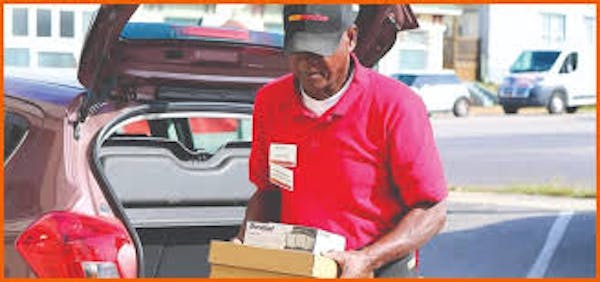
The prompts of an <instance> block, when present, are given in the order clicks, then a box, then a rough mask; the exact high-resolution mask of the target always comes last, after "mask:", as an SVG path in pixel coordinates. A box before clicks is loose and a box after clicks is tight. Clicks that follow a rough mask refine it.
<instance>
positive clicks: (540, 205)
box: [448, 191, 596, 211]
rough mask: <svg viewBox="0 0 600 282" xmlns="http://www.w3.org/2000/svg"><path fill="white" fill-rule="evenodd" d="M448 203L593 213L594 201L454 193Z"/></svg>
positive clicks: (518, 195) (450, 194)
mask: <svg viewBox="0 0 600 282" xmlns="http://www.w3.org/2000/svg"><path fill="white" fill-rule="evenodd" d="M448 201H449V202H457V203H473V204H484V205H496V206H512V207H514V206H518V207H526V208H536V209H547V210H556V211H595V210H596V199H575V198H567V197H550V196H534V195H520V194H499V193H482V192H456V191H451V192H449V195H448Z"/></svg>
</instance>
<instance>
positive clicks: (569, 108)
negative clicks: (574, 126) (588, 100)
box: [567, 107, 579, 114]
mask: <svg viewBox="0 0 600 282" xmlns="http://www.w3.org/2000/svg"><path fill="white" fill-rule="evenodd" d="M578 108H579V107H567V114H574V113H575V112H577V109H578Z"/></svg>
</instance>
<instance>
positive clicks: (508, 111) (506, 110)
mask: <svg viewBox="0 0 600 282" xmlns="http://www.w3.org/2000/svg"><path fill="white" fill-rule="evenodd" d="M502 110H504V113H505V114H507V115H514V114H516V113H517V112H518V111H519V108H517V107H511V106H506V105H503V106H502Z"/></svg>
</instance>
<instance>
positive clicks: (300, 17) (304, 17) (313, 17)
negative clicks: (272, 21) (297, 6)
mask: <svg viewBox="0 0 600 282" xmlns="http://www.w3.org/2000/svg"><path fill="white" fill-rule="evenodd" d="M288 21H290V22H296V21H315V22H326V21H329V17H328V16H323V15H317V14H293V15H289V16H288Z"/></svg>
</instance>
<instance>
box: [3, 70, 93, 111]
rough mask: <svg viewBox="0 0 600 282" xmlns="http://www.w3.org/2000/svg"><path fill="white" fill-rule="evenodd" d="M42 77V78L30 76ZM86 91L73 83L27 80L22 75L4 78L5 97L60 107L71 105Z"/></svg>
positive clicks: (10, 75) (9, 75)
mask: <svg viewBox="0 0 600 282" xmlns="http://www.w3.org/2000/svg"><path fill="white" fill-rule="evenodd" d="M30 77H40V76H30ZM84 91H85V89H84V88H83V87H82V86H81V85H79V84H73V83H72V81H71V82H68V81H60V80H52V79H44V78H40V79H35V78H25V77H23V76H20V75H15V74H7V75H5V76H4V95H6V96H11V97H17V98H21V99H25V100H28V101H32V102H35V101H37V102H46V103H51V104H55V105H59V106H67V105H69V104H70V103H71V102H72V101H73V99H74V98H75V97H76V96H77V95H78V94H80V93H82V92H84Z"/></svg>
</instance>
